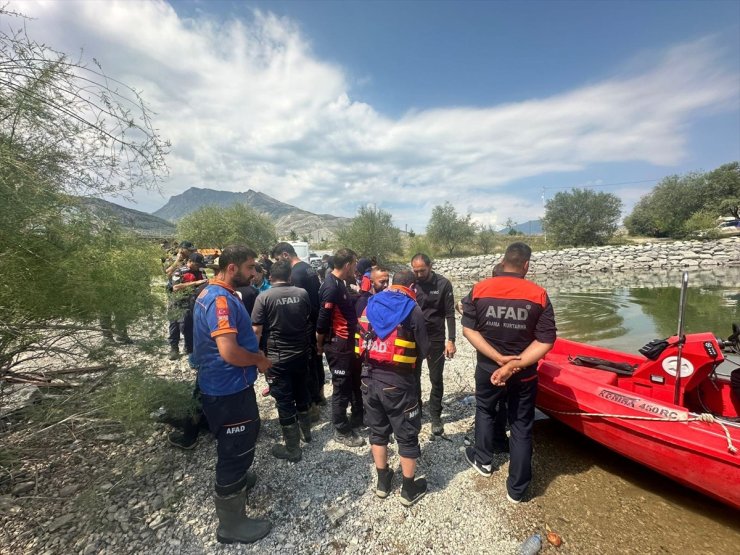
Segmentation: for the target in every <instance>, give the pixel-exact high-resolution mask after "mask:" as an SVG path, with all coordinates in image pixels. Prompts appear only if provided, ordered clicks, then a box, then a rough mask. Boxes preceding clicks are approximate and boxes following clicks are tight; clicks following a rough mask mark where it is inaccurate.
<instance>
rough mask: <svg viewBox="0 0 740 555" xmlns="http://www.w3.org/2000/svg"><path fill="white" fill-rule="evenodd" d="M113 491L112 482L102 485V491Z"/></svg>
mask: <svg viewBox="0 0 740 555" xmlns="http://www.w3.org/2000/svg"><path fill="white" fill-rule="evenodd" d="M112 489H113V484H111V483H110V482H105V483H104V484H101V485H100V491H110V490H112Z"/></svg>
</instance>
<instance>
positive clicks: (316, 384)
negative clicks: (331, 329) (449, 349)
mask: <svg viewBox="0 0 740 555" xmlns="http://www.w3.org/2000/svg"><path fill="white" fill-rule="evenodd" d="M272 257H273V258H274V259H275V260H280V259H282V260H288V261H290V265H291V272H290V283H291V284H292V285H295V286H296V287H300V288H301V289H305V290H306V293H308V298H309V300H310V301H311V343H312V344H311V352H310V358H309V374H308V390H309V392H310V393H311V407H310V409H309V412H310V413H311V420H312V421H313V422H318V420H319V418H320V416H321V409H320V407H323V406H326V397H325V396H324V380H325V376H324V362H323V360H322V358H321V354H320V353H318V351H317V348H316V344H315V337H316V320H317V319H318V317H319V288H320V287H321V281H320V280H319V276H318V274H317V273H316V270H314V269H313V268H312V267H311V265H310V264H307V263H306V262H304V261H303V260H301V259H300V258H298V255H297V254H296V252H295V249H294V248H293V245H291V244H290V243H284V242H283V243H278V244H277V245H275V246H274V247H273V248H272Z"/></svg>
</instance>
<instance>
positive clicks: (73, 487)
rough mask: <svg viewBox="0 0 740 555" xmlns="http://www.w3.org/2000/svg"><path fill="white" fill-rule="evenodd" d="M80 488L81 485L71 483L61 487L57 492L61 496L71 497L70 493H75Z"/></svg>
mask: <svg viewBox="0 0 740 555" xmlns="http://www.w3.org/2000/svg"><path fill="white" fill-rule="evenodd" d="M79 488H80V486H78V485H77V484H69V485H68V486H64V487H63V488H61V489H60V490H59V491H58V492H57V493H58V495H59V497H69V496H70V495H74V493H75V492H76V491H77V490H78V489H79Z"/></svg>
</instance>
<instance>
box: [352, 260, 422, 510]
mask: <svg viewBox="0 0 740 555" xmlns="http://www.w3.org/2000/svg"><path fill="white" fill-rule="evenodd" d="M415 279H416V278H415V276H414V273H413V272H412V271H411V270H401V271H400V272H396V273H395V275H394V276H393V285H391V287H390V289H388V290H386V291H382V292H380V293H377V294H376V295H373V296H372V297H370V299H368V301H367V308H365V309H364V310H363V311H362V314H361V316H360V319H359V322H358V339H357V350H358V352H359V355H360V359H361V360H362V361H363V367H362V385H361V387H362V397H363V402H364V404H365V421H366V423H367V424H368V426H369V428H370V445H371V451H372V454H373V460H374V461H375V468H376V471H377V474H378V485H377V488H376V490H375V493H376V495H377V496H378V497H380V498H386V497H388V494H389V493H390V491H391V485H392V481H393V470H392V469H391V468H389V467H388V439H389V437H390V434H391V432H392V433H393V434H394V435H395V436H396V441H397V443H398V454H399V456H400V458H401V472H402V473H403V486H402V487H401V503H402V504H403V505H405V506H407V507H408V506H411V505H413V504H414V503H416V502H417V501H418V500H419V499H421V498H422V497H423V496H424V494H425V493H426V491H427V482H426V480H425V479H424V478H416V459H418V458H419V456H420V455H421V449H420V447H419V431H420V430H421V409H420V406H419V401H420V399H419V394H418V388H417V386H416V376H415V373H414V372H415V368H416V366H417V358H423V357H424V356H426V354H427V353H428V352H429V338H428V336H427V330H426V323H425V320H424V314H423V313H422V311H421V309H420V308H419V306H418V305H417V304H416V294H415V293H414V291H413V290H412V289H411V287H412V286H413V284H414V280H415Z"/></svg>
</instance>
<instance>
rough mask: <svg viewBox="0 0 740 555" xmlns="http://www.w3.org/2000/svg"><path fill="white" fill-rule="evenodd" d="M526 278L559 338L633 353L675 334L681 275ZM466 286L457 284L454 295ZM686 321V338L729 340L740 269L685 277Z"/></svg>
mask: <svg viewBox="0 0 740 555" xmlns="http://www.w3.org/2000/svg"><path fill="white" fill-rule="evenodd" d="M528 277H529V278H530V279H531V280H532V281H534V282H536V283H538V284H540V285H542V286H543V287H545V288H546V289H547V291H548V293H549V294H550V299H551V301H552V304H553V307H554V309H555V319H556V321H557V326H558V336H560V337H564V338H567V339H572V340H574V341H582V342H584V343H593V344H595V345H600V346H602V347H608V348H611V349H617V350H620V351H629V352H637V349H639V348H640V347H642V346H643V345H644V344H645V343H647V342H648V341H650V340H652V339H655V338H664V337H668V336H670V335H675V333H676V329H677V323H678V298H679V285H680V282H681V272H679V271H674V272H656V273H637V272H633V273H626V272H625V273H613V274H612V273H600V272H599V273H594V274H589V275H572V276H547V275H543V276H537V275H533V276H528ZM470 286H471V284H470V283H459V284H456V294H457V295H465V294H467V292H468V291H469V290H470ZM685 321H686V331H687V332H689V333H691V332H705V331H706V332H713V333H714V334H715V335H717V336H718V337H724V338H726V337H727V336H728V335H730V333H731V331H732V322H738V323H740V267H729V268H717V269H714V270H702V271H698V270H697V271H693V272H689V292H688V300H687V305H686V317H685Z"/></svg>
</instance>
